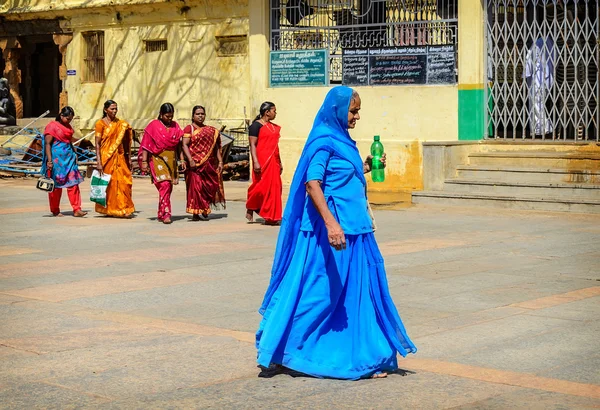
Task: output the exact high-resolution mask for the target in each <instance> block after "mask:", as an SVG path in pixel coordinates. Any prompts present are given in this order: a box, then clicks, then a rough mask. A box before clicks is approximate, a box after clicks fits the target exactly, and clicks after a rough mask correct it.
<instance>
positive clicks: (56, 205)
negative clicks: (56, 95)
mask: <svg viewBox="0 0 600 410" xmlns="http://www.w3.org/2000/svg"><path fill="white" fill-rule="evenodd" d="M74 115H75V111H73V108H71V107H69V106H67V107H64V108H63V109H62V110H61V111H60V114H58V116H57V117H56V120H55V121H52V122H51V123H49V124H48V125H47V126H46V129H45V130H44V149H43V150H42V155H43V159H42V169H41V170H40V173H41V174H42V175H44V176H49V177H50V178H52V179H53V180H54V191H52V192H48V200H49V202H50V212H52V215H54V216H63V214H62V213H61V212H60V198H61V196H62V189H63V188H66V189H67V195H68V196H69V202H71V207H72V208H73V216H76V217H82V216H85V215H87V212H84V211H82V210H81V192H80V190H79V184H80V183H81V182H83V177H82V176H81V174H80V173H79V168H78V167H77V155H76V154H75V150H74V149H73V145H72V144H71V140H72V138H73V133H74V132H75V131H74V130H73V128H72V127H71V121H72V120H73V116H74Z"/></svg>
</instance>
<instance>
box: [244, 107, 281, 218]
mask: <svg viewBox="0 0 600 410" xmlns="http://www.w3.org/2000/svg"><path fill="white" fill-rule="evenodd" d="M276 116H277V109H276V107H275V104H273V103H272V102H268V101H266V102H264V103H262V104H261V106H260V114H259V115H258V116H257V117H256V119H255V120H254V122H253V123H252V125H250V129H249V130H248V135H249V137H248V138H249V140H250V154H251V155H252V164H253V165H252V167H253V169H252V185H250V188H248V200H247V201H246V219H247V220H248V221H249V222H253V221H254V212H256V213H258V215H260V216H261V217H262V218H263V219H264V220H265V225H278V224H279V223H280V222H281V213H282V206H281V193H282V184H281V173H282V172H283V166H282V164H281V158H280V156H279V138H280V133H279V132H280V130H281V127H280V126H279V125H277V124H274V123H272V122H271V121H272V120H274V119H275V117H276Z"/></svg>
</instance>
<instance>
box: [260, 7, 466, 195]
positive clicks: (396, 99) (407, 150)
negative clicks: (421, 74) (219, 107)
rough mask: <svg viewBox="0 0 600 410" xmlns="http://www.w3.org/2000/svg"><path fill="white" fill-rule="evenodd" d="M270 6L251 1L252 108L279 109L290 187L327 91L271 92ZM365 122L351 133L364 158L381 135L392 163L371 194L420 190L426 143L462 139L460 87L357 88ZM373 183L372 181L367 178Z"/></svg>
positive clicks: (285, 179) (389, 161) (317, 89)
mask: <svg viewBox="0 0 600 410" xmlns="http://www.w3.org/2000/svg"><path fill="white" fill-rule="evenodd" d="M267 5H268V2H264V1H263V0H249V10H250V61H249V63H250V71H251V74H250V76H251V79H252V84H251V89H250V92H251V97H250V99H251V105H252V108H253V113H254V114H255V115H256V113H257V111H258V107H259V105H260V103H261V102H262V101H265V100H266V101H272V102H274V103H275V104H276V106H277V112H278V116H277V119H276V120H275V122H276V123H277V124H279V125H281V126H282V139H281V143H280V150H281V155H282V161H283V164H284V173H283V178H284V182H285V183H289V182H291V179H292V177H293V173H294V169H295V166H296V164H297V162H298V159H299V157H300V154H301V152H302V148H303V146H304V142H305V141H306V137H307V136H308V133H309V131H310V129H311V126H312V122H313V120H314V117H315V115H316V113H317V111H318V109H319V107H320V106H321V103H322V102H323V99H324V97H325V94H326V93H327V91H328V90H329V88H328V87H316V88H315V87H313V88H269V86H268V70H269V67H268V63H269V60H268V57H269V45H268V41H267V39H268V37H267V36H268V23H269V22H268V8H267ZM356 90H357V91H358V93H359V94H360V95H361V99H362V110H361V120H360V121H359V123H358V124H357V126H356V128H355V129H354V130H352V131H351V135H352V137H353V138H354V139H355V140H356V141H357V143H358V147H359V149H360V151H361V153H362V155H363V156H366V155H367V154H368V153H369V147H370V145H371V143H372V141H373V135H380V136H381V141H382V143H383V145H384V147H385V150H386V153H387V158H388V169H387V173H386V181H385V183H378V184H372V183H370V184H369V190H371V191H373V190H381V191H402V190H413V189H422V186H423V181H422V148H421V142H422V141H431V140H436V141H438V140H442V141H453V140H457V139H458V116H457V111H458V96H457V87H456V86H419V87H406V86H400V87H357V88H356ZM367 180H370V178H367Z"/></svg>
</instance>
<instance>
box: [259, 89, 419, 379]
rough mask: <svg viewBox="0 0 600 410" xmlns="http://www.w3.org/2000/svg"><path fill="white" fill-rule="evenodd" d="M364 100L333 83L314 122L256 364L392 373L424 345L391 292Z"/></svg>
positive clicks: (320, 372) (324, 373)
mask: <svg viewBox="0 0 600 410" xmlns="http://www.w3.org/2000/svg"><path fill="white" fill-rule="evenodd" d="M360 104H361V101H360V97H359V95H358V94H357V93H356V92H354V91H353V90H352V89H351V88H348V87H343V86H339V87H335V88H333V89H332V90H330V91H329V93H328V94H327V97H325V101H324V102H323V105H322V107H321V109H320V110H319V113H318V114H317V117H316V118H315V122H314V124H313V128H312V131H311V132H310V135H309V137H308V140H307V141H306V145H305V147H304V151H303V152H302V156H301V157H300V161H299V163H298V167H297V168H296V173H295V175H294V179H293V181H292V185H291V188H290V195H289V199H288V202H287V205H286V209H285V213H284V216H283V220H282V224H281V229H280V232H279V239H278V241H277V250H276V252H275V261H274V263H273V269H272V272H271V283H270V284H269V288H268V289H267V292H266V295H265V298H264V301H263V304H262V306H261V308H260V310H259V312H260V313H261V314H262V315H263V319H262V321H261V323H260V326H259V329H258V332H257V334H256V347H257V350H258V364H259V365H260V366H263V367H269V366H271V365H281V366H284V367H286V368H289V369H292V370H295V371H298V372H301V373H305V374H308V375H311V376H315V377H330V378H338V379H352V380H356V379H360V378H368V377H385V376H386V375H387V372H389V371H394V370H396V369H397V368H398V363H397V358H396V354H397V353H400V354H401V355H402V356H406V355H407V354H408V353H415V352H416V351H417V349H416V347H415V345H414V344H413V343H412V342H411V340H410V339H409V338H408V335H407V334H406V330H405V329H404V325H403V324H402V321H401V319H400V316H399V315H398V312H397V310H396V307H395V306H394V302H393V301H392V298H391V296H390V293H389V289H388V285H387V279H386V274H385V267H384V262H383V257H382V256H381V253H380V252H379V248H378V247H377V242H376V241H375V237H374V235H373V224H372V220H371V218H370V214H369V212H368V203H367V198H366V194H365V191H366V180H365V177H364V173H366V172H369V171H370V161H369V158H368V159H367V161H365V162H363V161H362V160H361V158H360V154H359V152H358V149H357V147H356V143H355V142H354V140H352V138H351V137H350V134H349V133H348V128H354V126H355V125H356V121H357V120H358V119H360V116H359V110H360Z"/></svg>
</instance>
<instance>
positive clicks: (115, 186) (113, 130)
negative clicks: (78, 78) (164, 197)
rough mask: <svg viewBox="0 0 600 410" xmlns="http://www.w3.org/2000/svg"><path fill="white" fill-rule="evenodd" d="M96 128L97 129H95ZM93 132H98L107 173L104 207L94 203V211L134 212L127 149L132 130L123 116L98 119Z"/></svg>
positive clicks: (129, 144) (120, 213)
mask: <svg viewBox="0 0 600 410" xmlns="http://www.w3.org/2000/svg"><path fill="white" fill-rule="evenodd" d="M99 131H100V132H99ZM96 132H97V133H101V136H102V139H101V145H100V156H101V158H102V167H103V169H104V172H105V173H107V174H110V175H111V178H110V182H109V184H108V187H107V189H106V207H103V206H101V205H100V204H96V212H98V213H101V214H105V215H110V216H117V217H118V216H125V215H129V214H131V213H133V212H135V206H134V204H133V198H132V185H133V178H132V176H131V169H130V168H129V164H128V158H129V153H127V155H126V152H125V147H127V149H129V147H130V146H131V140H132V137H133V135H132V130H131V127H130V126H129V124H127V123H126V122H125V121H123V120H118V121H114V122H112V123H111V124H110V125H108V126H107V125H106V124H105V123H104V121H102V120H100V121H98V122H97V123H96Z"/></svg>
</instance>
